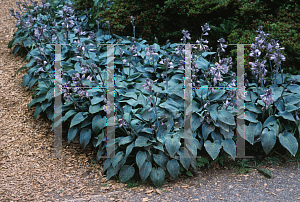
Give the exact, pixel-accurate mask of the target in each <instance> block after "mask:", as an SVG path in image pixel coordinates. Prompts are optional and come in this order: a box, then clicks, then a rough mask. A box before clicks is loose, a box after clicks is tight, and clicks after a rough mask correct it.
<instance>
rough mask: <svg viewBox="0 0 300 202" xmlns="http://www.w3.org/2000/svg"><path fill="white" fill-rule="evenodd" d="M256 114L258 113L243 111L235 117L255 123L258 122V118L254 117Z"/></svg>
mask: <svg viewBox="0 0 300 202" xmlns="http://www.w3.org/2000/svg"><path fill="white" fill-rule="evenodd" d="M257 116H258V115H257V114H255V113H253V112H250V111H245V113H242V114H240V115H239V116H238V117H237V118H239V119H245V120H247V121H250V122H252V123H257V122H258V120H257V119H256V118H257Z"/></svg>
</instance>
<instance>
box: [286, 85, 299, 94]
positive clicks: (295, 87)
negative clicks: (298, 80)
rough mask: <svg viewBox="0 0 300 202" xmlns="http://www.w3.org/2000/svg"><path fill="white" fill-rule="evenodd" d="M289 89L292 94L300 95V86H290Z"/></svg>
mask: <svg viewBox="0 0 300 202" xmlns="http://www.w3.org/2000/svg"><path fill="white" fill-rule="evenodd" d="M287 89H288V90H289V91H291V92H292V93H297V94H300V86H299V85H297V84H293V85H288V86H287Z"/></svg>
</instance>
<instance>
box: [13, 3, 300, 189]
mask: <svg viewBox="0 0 300 202" xmlns="http://www.w3.org/2000/svg"><path fill="white" fill-rule="evenodd" d="M51 3H52V4H53V5H51V4H48V3H45V2H43V3H42V5H41V6H37V4H36V3H34V5H33V8H32V9H31V10H29V11H28V12H26V13H25V14H24V15H23V16H24V17H23V16H21V15H18V14H16V13H14V12H13V11H12V13H13V15H14V16H18V17H16V18H17V19H18V21H19V23H18V25H17V26H18V31H17V32H16V33H17V34H15V35H14V39H13V40H12V42H10V47H13V46H14V45H16V46H20V47H23V48H26V49H27V50H28V55H27V56H26V58H27V59H28V60H30V62H29V63H28V64H27V65H26V66H25V67H23V68H21V69H25V68H29V70H28V74H26V75H25V76H24V79H23V86H24V87H25V86H27V85H28V87H29V88H32V87H33V86H34V85H35V84H36V87H35V88H34V91H35V94H34V99H33V100H32V102H31V103H30V104H29V107H31V106H35V107H36V109H35V114H34V116H35V119H36V118H37V116H38V115H39V114H43V113H46V114H47V117H48V118H49V119H50V120H52V121H53V120H54V117H53V105H54V73H55V72H54V56H55V55H54V46H51V45H47V44H69V45H68V46H67V45H65V46H62V53H61V60H62V62H61V65H62V85H63V89H62V95H63V106H62V111H63V122H64V124H66V125H67V126H68V127H69V128H68V134H67V135H68V137H67V138H68V140H69V142H70V141H75V140H78V139H79V141H80V143H81V145H82V146H83V147H86V146H87V145H90V146H92V147H95V148H96V149H97V150H98V154H97V158H98V160H100V158H101V156H103V155H108V156H109V155H110V153H109V154H108V153H107V146H114V152H115V156H114V157H113V158H107V159H106V160H105V163H104V167H103V171H104V172H106V176H107V179H110V178H112V177H113V176H118V178H119V180H120V182H126V181H128V180H130V179H131V178H132V177H133V176H134V174H135V173H138V175H139V176H140V178H141V180H142V181H145V180H147V179H149V178H150V179H151V181H152V182H153V183H154V185H155V186H161V185H162V184H163V182H164V180H165V177H166V174H170V176H172V177H173V178H177V176H178V174H179V172H180V167H182V168H184V169H185V170H186V171H188V170H189V169H190V168H193V169H197V168H198V163H199V162H198V163H197V160H196V156H197V155H198V153H199V152H200V151H201V150H202V149H203V148H205V150H206V151H207V153H208V154H209V155H210V156H211V157H212V159H216V158H217V157H218V155H219V153H220V151H221V149H222V148H223V150H224V151H225V152H226V153H228V154H229V155H230V156H231V157H232V158H235V157H236V145H235V142H234V141H233V136H234V133H235V129H236V119H237V118H240V119H245V123H246V126H245V131H246V132H245V139H246V140H247V141H248V142H250V143H251V144H254V143H255V142H261V144H262V146H263V149H264V151H265V152H266V153H268V152H270V150H271V149H272V148H273V146H274V145H275V143H276V140H277V137H278V139H279V141H280V143H281V144H282V145H283V146H284V147H285V148H287V150H288V151H289V152H290V153H291V154H293V155H295V154H296V152H297V149H298V143H297V141H295V140H296V139H295V137H294V134H295V132H296V131H297V130H298V131H297V132H299V128H298V127H299V122H298V121H299V118H298V114H297V113H298V110H299V107H300V106H299V95H298V91H299V90H298V88H299V86H298V85H297V82H299V79H300V78H299V77H298V76H293V77H292V76H289V75H286V74H283V73H282V72H281V74H278V72H279V71H281V68H280V64H281V61H283V60H284V56H283V55H282V54H281V53H280V48H279V44H277V43H275V41H274V40H271V41H270V43H267V41H266V35H265V34H264V32H263V31H262V27H259V30H258V32H259V35H258V37H257V38H256V41H255V43H254V44H253V45H252V49H253V52H252V53H251V56H253V57H254V58H255V60H254V62H252V63H251V65H252V66H253V68H252V71H253V77H250V76H248V77H246V75H245V82H246V86H244V87H241V88H239V89H237V87H236V86H237V84H236V80H237V79H236V75H235V73H234V72H232V70H231V69H232V58H221V53H222V52H225V48H226V47H227V45H226V44H225V40H224V39H223V38H221V39H219V40H217V42H218V47H217V50H216V52H212V48H209V47H208V46H207V45H206V44H207V43H208V41H207V40H205V39H203V36H206V35H208V31H209V30H210V28H209V25H208V24H207V23H206V24H205V25H203V26H201V29H202V34H201V38H200V39H199V40H197V41H196V43H197V45H192V50H191V56H192V57H191V73H192V78H191V83H192V86H191V87H193V88H192V96H193V101H192V124H191V134H190V135H187V134H185V133H184V118H185V117H184V114H185V113H184V109H185V104H184V103H185V99H184V97H185V94H184V92H185V91H184V87H185V86H184V81H185V60H186V58H185V51H187V50H185V46H184V44H188V43H189V42H188V40H190V39H191V37H190V34H189V33H188V31H187V30H182V34H183V38H182V42H183V43H182V44H171V43H167V44H165V45H159V44H157V43H154V44H152V45H149V44H146V42H147V41H146V40H142V39H141V38H139V39H136V38H135V37H128V36H127V37H124V36H117V35H114V34H110V30H109V21H107V22H106V26H107V28H108V31H103V30H102V29H100V26H101V27H102V25H100V23H99V22H98V24H97V30H90V27H89V25H88V22H89V21H90V16H89V15H82V16H80V17H77V13H75V12H74V10H73V9H72V3H71V2H68V1H54V2H51ZM23 7H24V8H27V9H30V7H29V6H26V5H24V6H23ZM51 16H52V18H51ZM53 16H55V17H53ZM35 18H36V19H35ZM131 24H132V26H133V30H134V31H135V18H134V17H133V16H132V17H131ZM29 25H30V26H29ZM103 25H104V24H103ZM27 33H28V34H27ZM26 34H27V35H26ZM133 35H134V36H135V32H133ZM25 36H26V37H25ZM103 44H114V72H115V74H114V80H115V95H114V103H110V102H109V100H107V99H106V97H107V92H106V90H105V86H107V84H108V82H107V64H108V62H107V51H108V49H107V46H105V45H103ZM264 49H266V51H267V59H268V60H269V63H266V61H261V60H260V56H261V53H262V51H263V50H264ZM14 50H15V52H18V51H19V50H18V49H14ZM271 61H274V62H275V66H272V63H271ZM270 72H271V74H269V73H270ZM249 81H251V82H249ZM99 87H102V88H99ZM188 88H190V87H185V89H188ZM186 92H188V91H186ZM237 99H240V100H244V101H245V116H244V114H241V109H237V107H236V106H235V103H236V102H237ZM110 113H114V116H115V120H116V121H115V125H114V126H115V138H114V139H111V140H108V141H107V140H106V134H107V120H106V116H107V115H108V114H110ZM55 125H56V123H54V124H53V128H54V127H55ZM237 130H238V131H239V133H240V134H241V133H242V132H241V130H242V128H239V127H238V128H237ZM185 148H186V150H185Z"/></svg>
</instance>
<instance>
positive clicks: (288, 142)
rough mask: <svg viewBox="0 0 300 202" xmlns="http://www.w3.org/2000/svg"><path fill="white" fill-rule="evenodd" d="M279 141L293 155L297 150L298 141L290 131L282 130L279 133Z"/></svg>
mask: <svg viewBox="0 0 300 202" xmlns="http://www.w3.org/2000/svg"><path fill="white" fill-rule="evenodd" d="M279 142H280V143H281V145H282V146H284V148H286V149H287V150H288V151H289V152H290V153H291V154H292V155H293V156H295V155H296V153H297V151H298V142H297V139H296V138H295V137H294V135H293V134H292V133H289V132H287V131H284V132H283V133H280V134H279Z"/></svg>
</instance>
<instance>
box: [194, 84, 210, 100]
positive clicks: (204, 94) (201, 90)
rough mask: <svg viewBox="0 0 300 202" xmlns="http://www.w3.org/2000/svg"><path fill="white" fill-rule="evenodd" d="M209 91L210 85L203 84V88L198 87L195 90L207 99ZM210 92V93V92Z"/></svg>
mask: <svg viewBox="0 0 300 202" xmlns="http://www.w3.org/2000/svg"><path fill="white" fill-rule="evenodd" d="M207 91H208V86H202V87H201V88H196V89H195V92H196V95H197V96H198V97H200V98H202V99H206V98H207V96H206V95H207ZM208 94H210V93H208Z"/></svg>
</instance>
